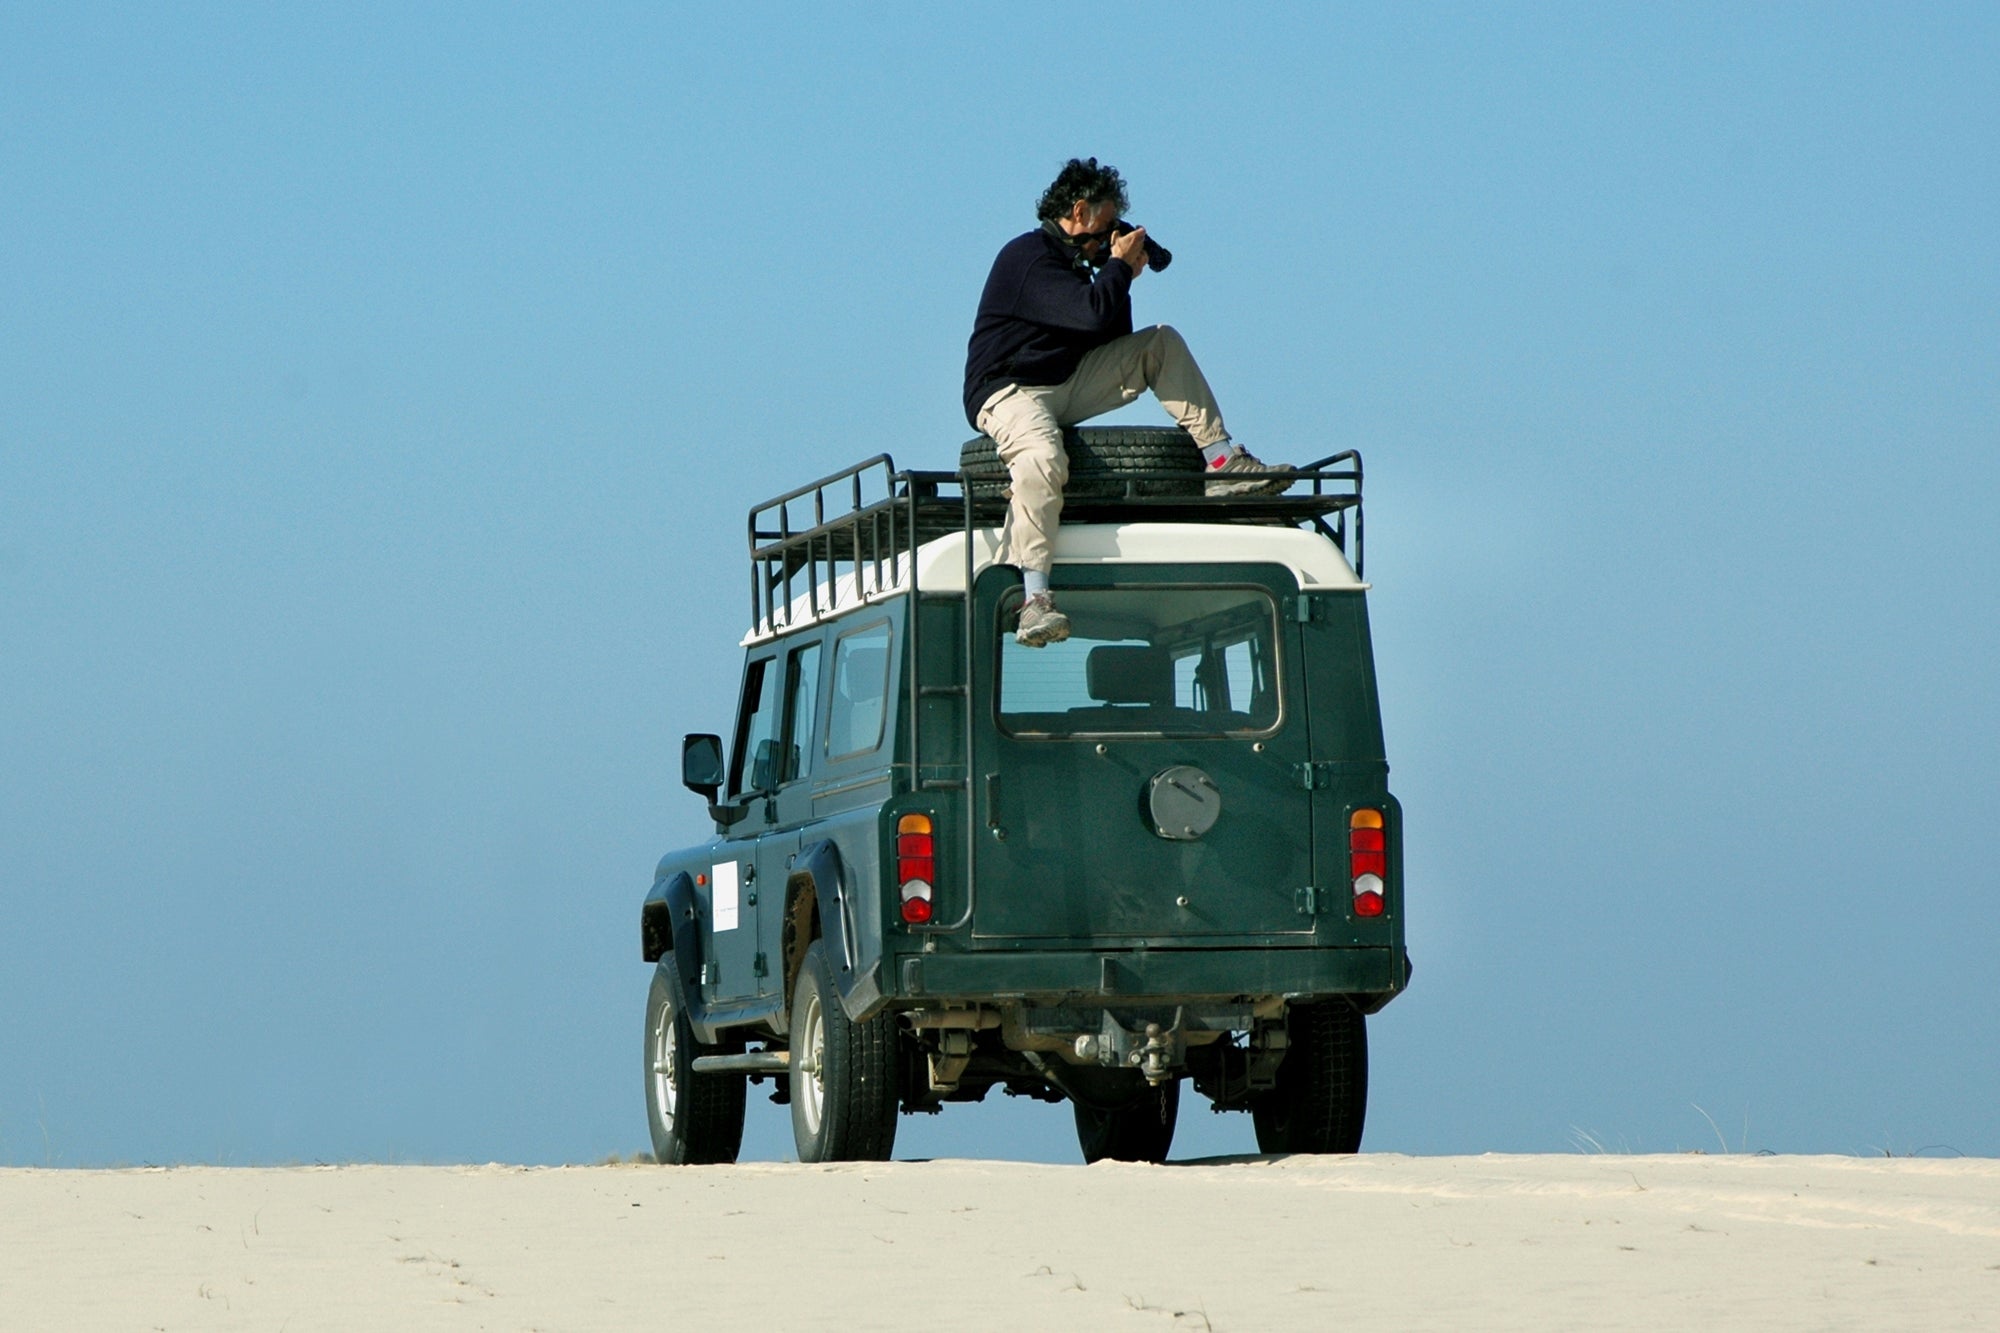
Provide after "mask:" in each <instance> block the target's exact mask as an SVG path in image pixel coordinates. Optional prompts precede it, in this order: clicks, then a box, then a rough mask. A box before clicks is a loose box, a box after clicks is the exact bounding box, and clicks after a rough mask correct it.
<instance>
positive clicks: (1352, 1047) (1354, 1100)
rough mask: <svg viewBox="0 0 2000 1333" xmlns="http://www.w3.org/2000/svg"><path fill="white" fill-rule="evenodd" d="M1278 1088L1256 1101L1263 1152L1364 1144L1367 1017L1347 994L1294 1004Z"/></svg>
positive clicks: (1351, 1148) (1340, 1149)
mask: <svg viewBox="0 0 2000 1333" xmlns="http://www.w3.org/2000/svg"><path fill="white" fill-rule="evenodd" d="M1286 1022H1287V1026H1288V1028H1289V1029H1290V1031H1289V1034H1288V1035H1289V1037H1290V1045H1289V1046H1288V1047H1287V1048H1286V1051H1285V1058H1284V1060H1283V1062H1282V1063H1280V1064H1279V1066H1278V1078H1277V1086H1276V1087H1274V1088H1272V1089H1271V1091H1269V1092H1267V1093H1264V1094H1262V1095H1260V1096H1259V1097H1258V1098H1257V1099H1256V1100H1255V1101H1253V1102H1251V1104H1250V1116H1251V1119H1252V1120H1254V1121H1255V1122H1256V1125H1257V1150H1258V1151H1259V1152H1267V1153H1351V1152H1359V1151H1360V1150H1361V1122H1362V1120H1363V1119H1364V1118H1365V1117H1366V1115H1367V1111H1368V1020H1367V1019H1365V1018H1363V1017H1362V1016H1361V1012H1360V1011H1359V1010H1358V1009H1356V1008H1355V1007H1354V1006H1353V1005H1351V1004H1349V1003H1348V1002H1347V1001H1346V1000H1319V1001H1314V1002H1313V1003H1310V1004H1295V1005H1293V1006H1292V1007H1291V1012H1290V1013H1289V1014H1288V1015H1287V1020H1286Z"/></svg>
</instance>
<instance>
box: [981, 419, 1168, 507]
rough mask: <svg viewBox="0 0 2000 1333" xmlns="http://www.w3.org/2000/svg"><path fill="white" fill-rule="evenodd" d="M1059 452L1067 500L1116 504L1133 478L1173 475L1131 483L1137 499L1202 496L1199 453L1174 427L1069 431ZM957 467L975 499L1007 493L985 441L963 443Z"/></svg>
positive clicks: (995, 455) (1002, 471)
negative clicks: (1065, 467) (1065, 468)
mask: <svg viewBox="0 0 2000 1333" xmlns="http://www.w3.org/2000/svg"><path fill="white" fill-rule="evenodd" d="M1063 452H1064V453H1066V454H1068V455H1069V483H1068V484H1067V485H1065V486H1064V487H1063V497H1064V498H1065V499H1068V500H1115V499H1118V498H1119V497H1121V496H1123V495H1124V494H1125V488H1126V484H1127V483H1126V482H1125V481H1123V480H1122V478H1124V477H1126V476H1128V475H1130V474H1131V473H1134V472H1170V473H1176V474H1179V475H1176V476H1173V477H1170V478H1165V479H1161V480H1155V481H1142V482H1139V483H1137V486H1136V489H1137V493H1138V494H1140V495H1161V496H1180V497H1185V496H1190V495H1200V494H1201V493H1202V487H1203V469H1202V465H1201V450H1199V449H1197V448H1195V444H1194V437H1193V436H1191V435H1189V434H1188V433H1187V432H1186V431H1184V430H1182V429H1181V428H1180V427H1178V426H1164V427H1163V426H1084V427H1074V426H1072V427H1070V428H1069V429H1067V430H1065V431H1064V432H1063ZM958 466H959V469H960V470H961V471H963V472H964V473H966V475H967V479H968V481H969V482H970V484H971V486H972V493H973V496H974V497H975V498H977V499H982V500H985V499H994V498H996V497H998V496H999V495H1000V494H1001V493H1002V492H1003V491H1004V490H1005V489H1006V487H1007V481H1008V478H1007V465H1006V464H1005V463H1002V462H1001V461H1000V446H999V445H997V444H995V443H994V442H993V439H992V437H991V436H987V435H981V436H978V437H977V438H975V439H971V440H967V441H966V442H965V444H964V446H963V447H962V448H960V449H959V451H958Z"/></svg>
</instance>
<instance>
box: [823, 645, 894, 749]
mask: <svg viewBox="0 0 2000 1333" xmlns="http://www.w3.org/2000/svg"><path fill="white" fill-rule="evenodd" d="M888 712H889V622H888V621H886V620H878V621H876V622H875V623H874V624H872V625H868V626H865V627H864V628H862V629H858V630H855V631H854V632H853V633H851V634H844V635H842V636H841V637H840V638H839V639H838V640H837V641H836V642H835V643H834V645H833V703H832V706H831V707H829V708H828V709H827V714H826V753H827V756H828V758H831V759H844V758H847V757H848V756H851V755H857V754H865V753H867V752H868V751H870V750H873V749H875V748H876V747H877V746H879V745H881V744H882V724H883V721H884V720H885V719H886V718H887V716H888Z"/></svg>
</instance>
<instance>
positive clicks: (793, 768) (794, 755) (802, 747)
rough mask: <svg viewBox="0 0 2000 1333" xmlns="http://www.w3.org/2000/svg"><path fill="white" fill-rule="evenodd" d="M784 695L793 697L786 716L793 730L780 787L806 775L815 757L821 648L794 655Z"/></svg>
mask: <svg viewBox="0 0 2000 1333" xmlns="http://www.w3.org/2000/svg"><path fill="white" fill-rule="evenodd" d="M785 681H786V684H785V693H786V694H787V695H789V696H790V697H791V703H790V706H789V707H788V708H787V709H786V716H788V717H790V718H791V728H790V730H789V731H787V732H786V745H785V755H784V768H783V771H782V772H781V773H780V774H779V775H778V781H779V782H781V783H784V782H791V781H793V780H794V779H796V778H802V777H804V776H805V775H806V768H807V757H808V756H809V755H811V753H812V735H813V706H814V705H815V704H816V703H818V702H819V645H818V644H816V643H809V644H807V645H806V646H805V647H803V648H799V649H796V650H794V651H793V653H792V656H791V659H790V661H789V663H788V664H787V665H786V667H785Z"/></svg>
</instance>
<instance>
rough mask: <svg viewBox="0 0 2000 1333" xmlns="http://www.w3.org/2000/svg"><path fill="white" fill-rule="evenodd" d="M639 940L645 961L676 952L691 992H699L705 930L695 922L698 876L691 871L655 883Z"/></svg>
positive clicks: (642, 912) (641, 913)
mask: <svg viewBox="0 0 2000 1333" xmlns="http://www.w3.org/2000/svg"><path fill="white" fill-rule="evenodd" d="M639 939H640V946H641V949H642V951H643V953H644V956H645V961H647V962H649V963H653V962H658V961H660V960H661V959H662V958H664V957H665V956H666V955H667V954H668V953H671V954H673V956H674V965H675V967H676V969H677V970H678V971H679V972H680V974H681V981H682V983H683V984H685V985H686V986H687V993H688V994H689V995H695V994H698V993H699V990H698V986H699V981H700V977H701V931H700V930H699V929H697V928H696V925H695V896H694V879H693V877H692V876H690V875H689V874H688V873H687V871H685V870H683V871H681V872H680V873H678V874H676V875H673V876H670V877H669V878H668V879H667V881H666V882H665V883H664V884H656V885H654V887H653V892H652V893H651V894H648V895H647V897H646V902H645V905H644V906H643V907H641V908H640V910H639Z"/></svg>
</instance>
